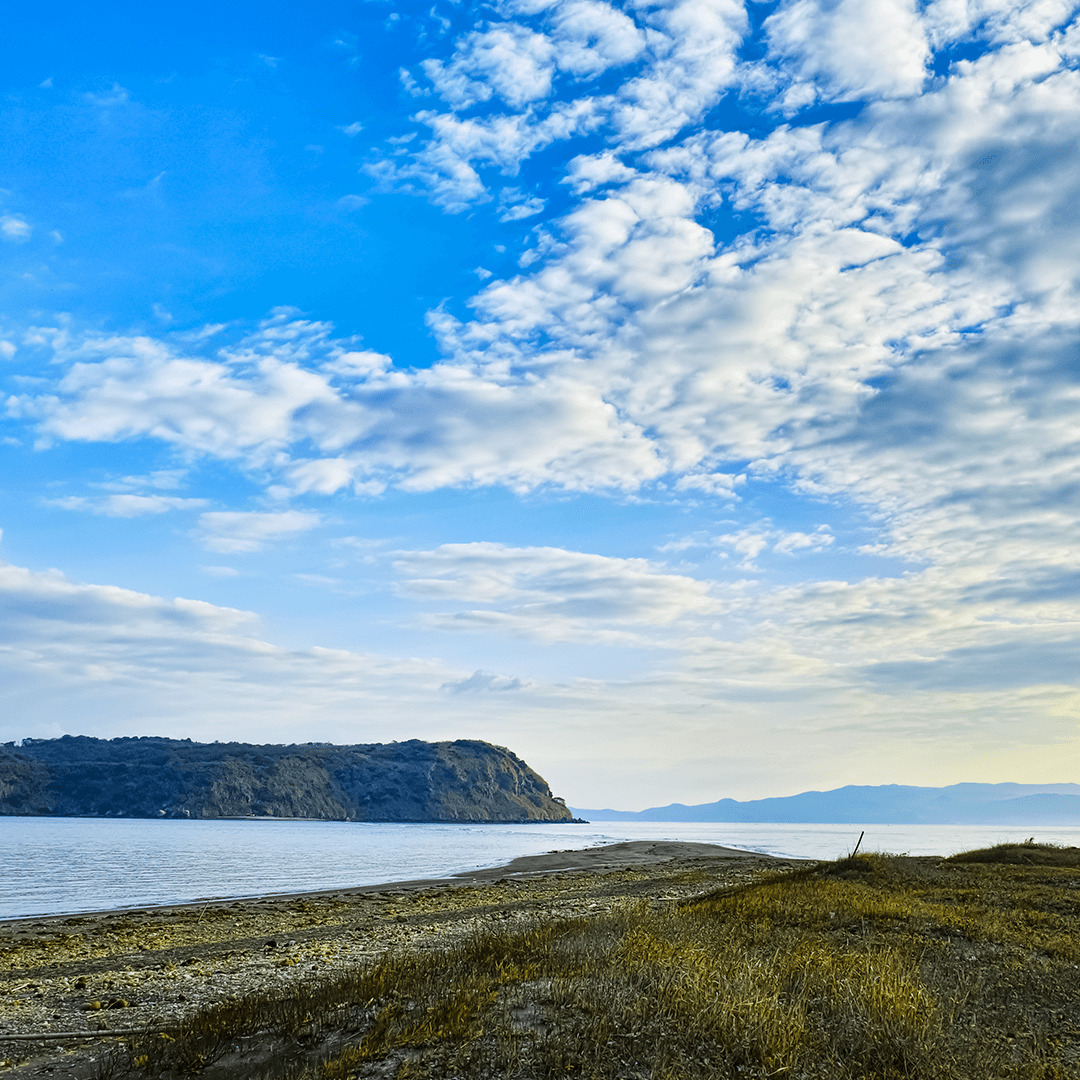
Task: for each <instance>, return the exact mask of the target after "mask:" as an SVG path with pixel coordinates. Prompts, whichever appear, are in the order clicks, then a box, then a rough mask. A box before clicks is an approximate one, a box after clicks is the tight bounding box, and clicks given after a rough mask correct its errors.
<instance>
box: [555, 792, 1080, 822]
mask: <svg viewBox="0 0 1080 1080" xmlns="http://www.w3.org/2000/svg"><path fill="white" fill-rule="evenodd" d="M572 810H573V812H574V814H576V815H577V816H579V817H583V818H586V819H587V820H589V821H722V822H732V823H738V822H742V823H746V824H750V823H761V824H822V825H826V824H838V825H840V824H842V825H858V824H867V825H980V824H985V825H1080V784H1069V783H1064V784H1018V783H1001V784H978V783H961V784H950V785H948V786H946V787H920V786H915V785H907V784H880V785H858V784H848V785H846V786H844V787H841V788H833V789H831V790H829V791H803V792H800V793H799V794H797V795H785V796H777V797H773V798H766V799H750V800H746V801H739V800H737V799H719V800H717V801H716V802H711V803H698V804H696V805H690V806H688V805H685V804H683V803H669V804H668V805H667V806H653V807H649V808H647V809H645V810H612V809H598V810H589V809H582V808H579V807H573V808H572Z"/></svg>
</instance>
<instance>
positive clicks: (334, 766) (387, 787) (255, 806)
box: [0, 735, 571, 822]
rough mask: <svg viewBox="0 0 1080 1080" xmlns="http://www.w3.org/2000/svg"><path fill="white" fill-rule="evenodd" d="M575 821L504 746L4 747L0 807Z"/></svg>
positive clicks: (80, 813)
mask: <svg viewBox="0 0 1080 1080" xmlns="http://www.w3.org/2000/svg"><path fill="white" fill-rule="evenodd" d="M5 814H6V815H49V816H56V817H152V818H223V817H280V818H319V819H322V820H328V821H490V822H512V821H569V820H570V819H571V815H570V811H569V810H567V808H566V805H565V804H564V803H563V801H562V800H561V799H556V798H554V797H553V796H552V794H551V790H550V789H549V788H548V786H547V784H546V783H545V781H544V778H543V777H542V776H540V775H539V774H538V773H536V772H534V771H533V770H532V769H530V768H529V766H528V765H526V764H525V762H524V761H522V760H521V759H520V758H519V757H517V756H516V755H515V754H512V753H511V752H510V751H509V750H507V749H506V748H505V747H502V746H492V745H491V743H486V742H480V741H478V740H472V739H459V740H458V741H457V742H438V743H430V742H420V741H419V740H418V739H412V740H410V741H409V742H400V743H363V744H359V745H354V746H332V745H330V744H329V743H303V744H300V745H290V746H282V745H278V744H268V745H260V746H256V745H252V744H250V743H197V742H192V741H191V740H190V739H161V738H154V737H145V738H135V739H92V738H89V737H87V736H84V735H80V736H72V735H65V736H64V737H63V738H61V739H24V740H23V741H22V743H21V744H19V745H16V744H15V743H2V744H0V815H5Z"/></svg>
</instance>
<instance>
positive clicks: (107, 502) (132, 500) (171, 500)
mask: <svg viewBox="0 0 1080 1080" xmlns="http://www.w3.org/2000/svg"><path fill="white" fill-rule="evenodd" d="M47 501H48V503H49V505H50V506H58V507H60V508H61V509H63V510H83V511H87V512H89V513H91V514H103V515H105V516H107V517H122V518H127V517H141V516H142V515H144V514H164V513H166V512H167V511H169V510H197V509H200V508H201V507H203V506H206V499H184V498H180V497H179V496H175V495H131V494H121V495H100V496H84V495H68V496H65V497H63V498H59V499H49V500H47Z"/></svg>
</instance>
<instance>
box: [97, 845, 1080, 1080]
mask: <svg viewBox="0 0 1080 1080" xmlns="http://www.w3.org/2000/svg"><path fill="white" fill-rule="evenodd" d="M1023 847H1024V848H1025V849H1026V848H1027V845H1023ZM991 850H992V851H1000V850H1001V849H991ZM1042 850H1043V849H1041V848H1040V851H1042ZM1048 850H1051V851H1060V850H1062V849H1048ZM983 856H984V853H979V852H976V853H971V856H970V857H967V858H957V859H952V860H938V859H908V858H903V857H894V856H884V855H878V854H873V853H869V854H859V855H854V856H849V857H848V858H846V859H841V860H837V861H836V862H832V863H822V864H817V865H814V866H810V867H806V868H802V869H799V870H797V871H793V872H787V873H780V874H770V875H766V876H763V877H761V878H759V879H758V880H756V881H753V882H751V883H749V884H744V885H740V886H738V887H732V888H727V889H721V890H718V891H713V892H707V893H704V894H702V895H700V896H698V897H697V898H695V899H693V900H692V901H688V902H682V903H673V902H663V901H659V900H650V899H638V900H633V901H627V902H625V903H623V904H621V905H619V906H616V907H615V908H612V909H609V910H607V911H604V912H602V913H599V914H595V915H584V916H579V917H574V918H563V919H558V918H550V917H548V918H543V917H539V916H536V917H519V918H518V919H516V920H515V921H513V922H512V925H510V926H508V927H506V928H499V929H495V928H494V927H492V928H489V929H484V930H474V931H472V932H470V933H467V934H463V935H461V936H459V937H457V938H456V939H454V940H452V941H449V942H444V943H441V944H438V945H437V946H435V947H432V948H428V949H424V950H420V949H416V950H412V951H400V952H393V953H390V954H388V955H386V956H384V957H383V958H382V959H380V960H378V961H376V962H371V963H369V964H368V965H366V966H364V967H361V968H357V969H355V970H353V971H349V972H347V973H345V974H339V975H337V976H335V977H333V978H330V979H327V980H325V981H323V982H319V983H311V984H310V985H308V986H306V987H304V988H302V990H301V991H299V992H298V991H296V990H293V991H291V992H290V993H288V994H282V995H281V996H279V997H277V998H255V997H253V998H251V999H245V1000H242V1001H234V1002H227V1003H223V1004H222V1005H221V1006H219V1007H218V1008H216V1009H213V1010H209V1011H207V1012H205V1013H203V1014H201V1015H200V1016H197V1017H195V1018H194V1019H193V1020H192V1021H191V1022H190V1024H189V1026H188V1028H187V1029H185V1030H184V1031H183V1032H180V1033H174V1034H175V1035H176V1037H175V1040H174V1041H168V1040H164V1039H160V1038H146V1039H142V1040H133V1041H132V1042H131V1044H130V1046H129V1047H128V1049H127V1051H126V1055H127V1056H126V1058H125V1060H124V1062H123V1067H122V1068H119V1067H118V1068H117V1069H116V1070H115V1071H116V1073H117V1075H130V1076H141V1077H156V1078H164V1080H171V1078H173V1077H176V1078H179V1077H181V1076H188V1075H192V1074H194V1073H202V1075H204V1076H205V1077H207V1078H208V1080H215V1078H218V1077H221V1078H226V1077H228V1078H232V1077H236V1078H239V1077H244V1080H256V1078H271V1077H272V1078H274V1080H363V1078H372V1080H374V1078H376V1077H378V1078H390V1077H393V1078H398V1080H409V1078H414V1080H418V1078H426V1080H434V1078H440V1080H443V1078H446V1080H449V1078H454V1077H457V1078H461V1080H488V1078H491V1080H494V1078H499V1080H547V1078H553V1077H587V1078H590V1080H644V1078H649V1080H699V1078H700V1080H758V1078H760V1080H764V1078H766V1077H788V1078H791V1080H826V1078H828V1080H1005V1078H1009V1080H1013V1078H1019V1080H1064V1078H1066V1077H1077V1076H1080V1031H1077V1030H1076V1029H1075V1027H1073V1026H1072V1025H1073V1021H1072V1020H1071V1016H1072V1014H1073V1010H1074V1005H1075V1001H1076V1000H1077V998H1078V996H1080V969H1078V967H1077V961H1080V953H1078V948H1080V933H1078V931H1080V900H1078V892H1077V885H1078V880H1077V876H1076V872H1075V870H1074V869H1073V864H1072V863H1068V862H1055V861H1043V862H1026V863H1021V862H1016V861H1014V860H1012V859H1011V858H1004V859H997V858H996V857H995V858H993V859H991V858H986V857H983ZM489 925H490V924H489Z"/></svg>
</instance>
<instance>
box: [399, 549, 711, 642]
mask: <svg viewBox="0 0 1080 1080" xmlns="http://www.w3.org/2000/svg"><path fill="white" fill-rule="evenodd" d="M394 565H395V569H396V570H397V572H398V574H399V575H400V578H401V589H402V590H403V592H404V593H405V594H407V595H409V596H413V597H417V598H422V599H424V600H427V601H434V602H436V603H442V602H447V601H466V602H468V603H469V604H472V605H482V606H475V607H472V608H470V609H468V610H453V611H450V612H447V613H445V614H440V615H432V616H429V618H430V619H431V620H432V621H433V622H434V623H436V624H437V625H439V626H441V627H443V628H446V629H462V630H473V631H487V632H495V633H511V634H516V635H520V636H525V637H532V638H539V639H541V640H548V641H558V640H561V641H581V640H589V641H608V642H612V643H615V642H626V643H629V642H637V643H641V644H644V643H645V642H646V638H644V637H641V632H642V631H649V630H662V629H665V628H667V627H670V626H672V625H673V624H675V623H677V622H678V621H679V620H682V619H685V618H691V617H696V616H701V615H706V614H710V613H716V612H717V611H719V610H720V603H719V601H718V600H717V599H715V598H714V597H713V596H711V595H710V592H709V587H708V585H707V584H706V583H704V582H701V581H698V580H696V579H694V578H691V577H687V576H685V575H682V574H673V573H671V572H669V571H667V570H666V569H665V568H664V567H663V566H659V565H657V564H654V563H650V562H648V561H647V560H645V559H618V558H611V557H608V556H603V555H592V554H586V553H583V552H578V551H566V550H564V549H562V548H541V547H530V548H516V547H508V546H506V545H503V544H494V543H472V544H443V545H442V546H441V547H438V548H436V549H434V550H432V551H403V552H398V553H397V557H396V560H395V564H394Z"/></svg>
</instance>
